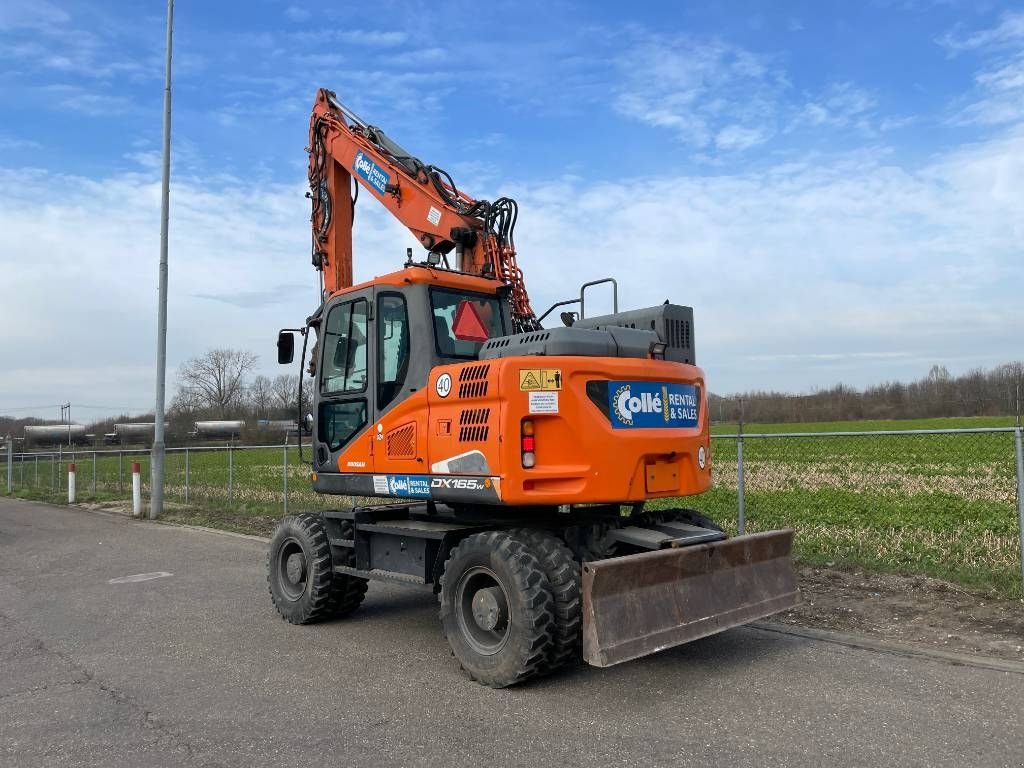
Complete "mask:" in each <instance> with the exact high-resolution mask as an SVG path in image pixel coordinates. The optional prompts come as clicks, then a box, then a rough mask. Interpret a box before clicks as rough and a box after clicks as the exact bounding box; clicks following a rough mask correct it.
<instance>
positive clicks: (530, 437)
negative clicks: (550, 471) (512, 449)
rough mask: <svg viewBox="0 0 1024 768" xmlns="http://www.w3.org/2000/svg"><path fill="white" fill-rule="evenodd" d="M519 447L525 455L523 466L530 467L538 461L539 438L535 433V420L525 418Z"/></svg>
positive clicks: (521, 428)
mask: <svg viewBox="0 0 1024 768" xmlns="http://www.w3.org/2000/svg"><path fill="white" fill-rule="evenodd" d="M519 449H520V453H521V454H522V456H523V466H524V467H525V468H526V469H530V468H531V467H533V466H534V465H535V464H536V463H537V438H536V437H535V436H534V434H533V422H532V421H530V419H524V420H523V422H522V424H521V425H520V434H519Z"/></svg>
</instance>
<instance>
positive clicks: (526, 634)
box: [440, 531, 555, 688]
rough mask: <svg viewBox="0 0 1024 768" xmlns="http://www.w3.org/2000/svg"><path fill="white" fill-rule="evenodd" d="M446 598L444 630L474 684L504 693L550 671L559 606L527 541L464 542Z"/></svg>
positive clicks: (491, 537)
mask: <svg viewBox="0 0 1024 768" xmlns="http://www.w3.org/2000/svg"><path fill="white" fill-rule="evenodd" d="M440 598H441V628H442V630H443V632H444V635H445V637H446V638H447V639H448V643H449V645H451V648H452V652H453V653H454V654H455V656H456V658H458V660H459V662H460V663H461V664H462V668H463V669H464V670H465V671H466V673H467V674H468V675H469V676H470V677H471V678H472V679H474V680H476V681H477V682H480V683H483V684H484V685H489V686H491V687H492V688H504V687H505V686H508V685H513V684H515V683H519V682H522V681H524V680H527V679H528V678H530V677H532V676H533V675H535V674H537V673H538V672H539V671H541V670H542V669H543V667H544V666H545V663H546V661H547V659H548V657H549V655H550V650H551V643H552V635H553V631H554V626H555V616H554V600H553V597H552V592H551V585H550V583H549V582H548V579H547V577H546V576H545V574H544V570H543V568H542V567H541V564H540V563H539V562H538V561H537V558H536V557H535V556H534V554H533V553H532V552H531V551H530V548H529V547H528V545H527V544H526V543H525V542H524V541H522V540H520V539H518V538H516V537H514V536H512V535H510V534H508V533H505V532H502V531H488V532H486V533H477V534H474V535H472V536H468V537H466V538H465V539H463V540H462V541H461V542H460V543H459V544H458V545H457V546H456V547H455V548H454V549H453V550H452V551H451V555H450V556H449V558H448V561H447V562H446V563H445V566H444V573H443V574H442V576H441V594H440Z"/></svg>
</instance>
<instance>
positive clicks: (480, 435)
mask: <svg viewBox="0 0 1024 768" xmlns="http://www.w3.org/2000/svg"><path fill="white" fill-rule="evenodd" d="M490 417H491V409H490V408H465V409H463V411H462V413H460V414H459V442H462V443H482V442H484V441H485V440H487V433H488V432H489V431H490V427H489V426H488V424H487V422H488V420H489V419H490Z"/></svg>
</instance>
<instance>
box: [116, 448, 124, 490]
mask: <svg viewBox="0 0 1024 768" xmlns="http://www.w3.org/2000/svg"><path fill="white" fill-rule="evenodd" d="M122 493H124V451H118V452H117V495H118V496H120V495H121V494H122Z"/></svg>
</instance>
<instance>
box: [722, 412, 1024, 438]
mask: <svg viewBox="0 0 1024 768" xmlns="http://www.w3.org/2000/svg"><path fill="white" fill-rule="evenodd" d="M1013 425H1014V419H1013V417H1012V416H959V417H951V418H942V419H891V420H886V419H875V420H867V419H865V420H863V421H808V422H786V423H781V424H761V423H757V422H751V423H746V424H744V425H743V431H744V432H748V433H758V432H873V431H884V430H897V429H972V428H973V429H981V428H990V427H1012V426H1013ZM738 428H739V426H738V425H737V424H734V423H728V424H713V425H712V427H711V432H712V434H715V435H734V434H736V432H737V431H738Z"/></svg>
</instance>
